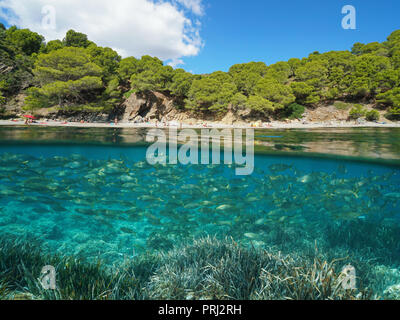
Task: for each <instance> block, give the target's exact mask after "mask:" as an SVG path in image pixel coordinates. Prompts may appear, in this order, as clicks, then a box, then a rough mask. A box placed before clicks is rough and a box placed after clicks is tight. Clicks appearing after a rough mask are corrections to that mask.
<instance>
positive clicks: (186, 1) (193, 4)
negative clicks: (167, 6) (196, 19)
mask: <svg viewBox="0 0 400 320" xmlns="http://www.w3.org/2000/svg"><path fill="white" fill-rule="evenodd" d="M176 1H177V2H179V3H180V4H182V5H183V6H184V7H185V8H186V9H189V10H191V11H192V12H193V13H194V14H197V15H198V16H201V15H203V14H204V9H203V4H202V0H176Z"/></svg>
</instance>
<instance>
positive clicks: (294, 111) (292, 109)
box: [284, 103, 306, 120]
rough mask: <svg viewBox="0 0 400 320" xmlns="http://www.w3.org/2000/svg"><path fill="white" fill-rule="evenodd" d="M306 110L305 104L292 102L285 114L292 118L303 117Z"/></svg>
mask: <svg viewBox="0 0 400 320" xmlns="http://www.w3.org/2000/svg"><path fill="white" fill-rule="evenodd" d="M305 111H306V108H305V107H304V106H302V105H300V104H297V103H292V104H291V105H289V106H287V107H286V108H285V110H284V116H285V117H286V118H289V119H291V120H294V119H301V118H302V117H303V114H304V112H305Z"/></svg>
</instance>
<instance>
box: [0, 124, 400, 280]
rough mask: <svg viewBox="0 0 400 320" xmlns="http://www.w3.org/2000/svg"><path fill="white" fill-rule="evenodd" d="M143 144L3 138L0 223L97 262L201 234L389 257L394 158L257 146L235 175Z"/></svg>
mask: <svg viewBox="0 0 400 320" xmlns="http://www.w3.org/2000/svg"><path fill="white" fill-rule="evenodd" d="M8 130H10V131H12V129H8ZM273 135H274V136H273V137H272V135H271V133H269V134H267V135H265V134H261V136H260V138H262V139H277V138H281V137H282V136H278V135H276V133H275V134H273ZM327 148H328V147H327ZM374 148H375V149H376V145H375V144H374ZM145 154H146V148H145V147H143V146H142V147H140V146H133V145H132V146H122V145H120V144H119V143H118V141H116V142H115V143H114V144H112V145H109V144H104V145H89V144H79V143H78V142H77V141H76V140H75V141H74V143H69V144H65V143H63V144H60V143H57V142H55V143H53V144H52V145H47V144H43V145H40V144H32V143H29V144H28V143H23V144H22V143H12V142H11V143H10V142H9V143H7V144H3V145H2V146H1V147H0V181H1V184H0V233H1V234H14V235H17V236H20V237H34V238H36V239H40V240H42V241H43V246H44V248H46V249H47V250H50V251H53V252H58V253H61V254H73V255H77V256H83V257H85V258H89V259H97V258H101V259H103V260H105V261H106V262H107V263H109V264H117V263H119V262H120V261H122V260H123V259H124V258H133V257H134V256H135V255H137V254H140V253H141V252H143V251H145V250H169V249H171V248H172V247H173V246H174V245H176V244H179V243H182V242H186V241H190V240H191V239H193V238H199V237H202V236H205V235H213V236H216V237H219V238H223V237H226V236H228V237H232V238H233V239H234V240H235V241H238V242H241V243H243V244H244V245H253V246H255V247H265V248H266V247H277V248H278V249H280V250H282V251H284V252H286V253H291V252H297V253H298V252H299V250H300V252H301V250H302V249H303V248H309V247H313V246H315V247H319V248H322V249H326V250H337V251H339V250H344V251H345V252H346V253H348V252H349V253H350V254H351V253H352V252H358V254H360V253H361V254H364V252H368V254H371V256H372V257H375V258H376V259H377V260H379V261H380V262H379V263H381V264H384V265H385V266H387V268H389V269H390V270H393V268H394V269H396V268H398V267H399V263H400V246H399V243H400V234H398V233H396V230H400V229H397V227H398V226H399V222H400V212H399V207H400V188H399V186H400V167H399V166H396V165H395V164H392V165H386V164H378V163H373V162H361V161H350V160H344V159H338V158H334V157H332V158H328V159H322V158H316V157H306V156H304V154H302V156H284V155H282V154H280V155H265V154H264V155H263V154H257V155H256V158H255V171H254V173H253V174H252V175H250V176H237V175H236V174H235V167H234V166H226V165H219V166H211V165H210V166H205V165H189V166H183V165H166V166H161V165H158V166H151V165H149V164H147V162H146V161H145ZM393 154H396V152H395V151H393ZM364 160H365V159H364ZM382 230H384V232H383V231H382ZM385 230H386V231H387V230H389V232H386V231H385ZM385 237H388V238H387V239H386V238H385ZM395 279H396V280H391V281H394V283H392V284H397V282H395V281H397V280H398V283H400V273H399V274H398V278H397V275H396V276H395Z"/></svg>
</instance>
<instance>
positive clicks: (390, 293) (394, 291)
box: [383, 284, 400, 300]
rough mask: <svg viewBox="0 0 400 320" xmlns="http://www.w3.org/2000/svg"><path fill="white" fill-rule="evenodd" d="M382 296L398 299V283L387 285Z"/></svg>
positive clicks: (399, 292)
mask: <svg viewBox="0 0 400 320" xmlns="http://www.w3.org/2000/svg"><path fill="white" fill-rule="evenodd" d="M383 296H384V298H385V299H386V300H400V284H396V285H394V286H390V287H388V288H387V289H386V290H385V292H384V293H383Z"/></svg>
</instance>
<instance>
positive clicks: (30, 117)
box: [24, 114, 36, 119]
mask: <svg viewBox="0 0 400 320" xmlns="http://www.w3.org/2000/svg"><path fill="white" fill-rule="evenodd" d="M24 118H28V119H36V118H35V117H34V116H31V115H29V114H26V115H24Z"/></svg>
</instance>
